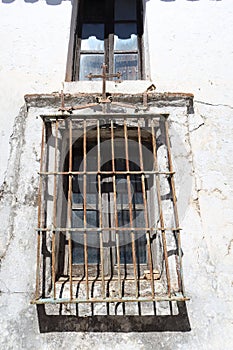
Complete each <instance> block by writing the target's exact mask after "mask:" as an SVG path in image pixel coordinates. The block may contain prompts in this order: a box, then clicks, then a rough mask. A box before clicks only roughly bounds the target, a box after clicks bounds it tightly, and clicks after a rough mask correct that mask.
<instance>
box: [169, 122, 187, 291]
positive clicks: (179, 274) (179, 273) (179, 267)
mask: <svg viewBox="0 0 233 350" xmlns="http://www.w3.org/2000/svg"><path fill="white" fill-rule="evenodd" d="M165 137H166V145H167V156H168V166H169V171H170V172H172V174H171V177H170V179H171V190H172V200H173V210H174V218H175V226H176V228H178V227H180V224H179V217H178V208H177V197H176V190H175V181H174V175H173V164H172V157H171V144H170V139H169V132H168V120H167V117H165ZM174 233H176V238H177V246H178V256H179V263H178V261H177V256H176V270H177V277H178V285H179V291H181V292H182V293H184V284H183V271H182V254H181V239H180V230H179V229H178V230H177V231H175V232H174Z"/></svg>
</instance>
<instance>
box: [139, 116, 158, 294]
mask: <svg viewBox="0 0 233 350" xmlns="http://www.w3.org/2000/svg"><path fill="white" fill-rule="evenodd" d="M138 146H139V161H140V169H141V171H142V172H144V164H143V153H142V137H141V127H140V123H139V121H138ZM141 184H142V196H143V205H144V218H145V224H146V227H149V216H148V210H147V199H146V185H145V175H144V174H142V175H141ZM146 240H147V254H148V263H149V270H150V280H151V293H152V297H154V295H155V290H154V275H153V262H152V252H151V238H150V230H147V231H146Z"/></svg>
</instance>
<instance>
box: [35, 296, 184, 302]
mask: <svg viewBox="0 0 233 350" xmlns="http://www.w3.org/2000/svg"><path fill="white" fill-rule="evenodd" d="M188 300H189V298H188V297H183V296H182V294H181V295H177V296H176V295H174V296H173V295H172V296H170V297H168V296H167V295H162V296H160V295H159V296H155V297H154V298H153V299H152V298H147V297H138V298H129V297H123V298H106V299H98V298H90V299H89V300H86V299H77V298H75V299H73V300H69V299H65V298H59V299H58V298H57V299H55V300H54V299H52V298H47V299H39V300H32V301H31V304H69V303H73V304H78V303H124V302H129V303H130V302H131V303H134V302H152V301H155V302H156V301H188Z"/></svg>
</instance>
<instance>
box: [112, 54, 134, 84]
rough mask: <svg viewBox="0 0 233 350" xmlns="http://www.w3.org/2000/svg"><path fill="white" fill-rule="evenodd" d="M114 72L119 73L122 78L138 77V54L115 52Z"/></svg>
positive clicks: (131, 78) (132, 78)
mask: <svg viewBox="0 0 233 350" xmlns="http://www.w3.org/2000/svg"><path fill="white" fill-rule="evenodd" d="M114 66H115V72H120V73H121V79H122V80H137V79H138V55H137V54H115V55H114Z"/></svg>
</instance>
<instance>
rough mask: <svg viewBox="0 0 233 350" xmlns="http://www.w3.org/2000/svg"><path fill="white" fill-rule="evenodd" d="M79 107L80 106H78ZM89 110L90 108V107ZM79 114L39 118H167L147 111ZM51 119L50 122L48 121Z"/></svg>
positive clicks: (44, 115)
mask: <svg viewBox="0 0 233 350" xmlns="http://www.w3.org/2000/svg"><path fill="white" fill-rule="evenodd" d="M111 105H113V106H114V102H112V103H111ZM121 105H122V106H124V103H123V102H122V103H121V102H118V103H116V106H121ZM86 106H87V105H84V106H83V107H85V108H86ZM80 107H81V105H80ZM128 107H129V108H130V107H132V109H133V110H135V105H132V106H131V105H128ZM90 108H91V106H90ZM79 113H80V114H70V113H61V114H59V113H56V114H41V115H40V117H41V118H42V119H43V120H45V121H51V122H53V121H56V120H57V119H58V120H61V121H62V120H64V119H67V118H68V117H69V118H71V119H81V120H84V119H90V120H93V119H94V120H98V119H99V118H101V119H103V118H104V119H107V118H113V119H117V120H118V119H120V118H127V119H140V118H150V119H155V118H158V119H159V118H161V117H164V118H168V116H169V114H155V113H151V111H147V110H145V111H144V110H143V111H140V113H139V112H138V114H133V113H132V112H131V113H127V112H126V113H117V112H116V111H112V113H109V112H106V113H103V111H97V112H95V113H88V114H83V112H82V111H81V110H80V112H79ZM50 119H52V120H50Z"/></svg>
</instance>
